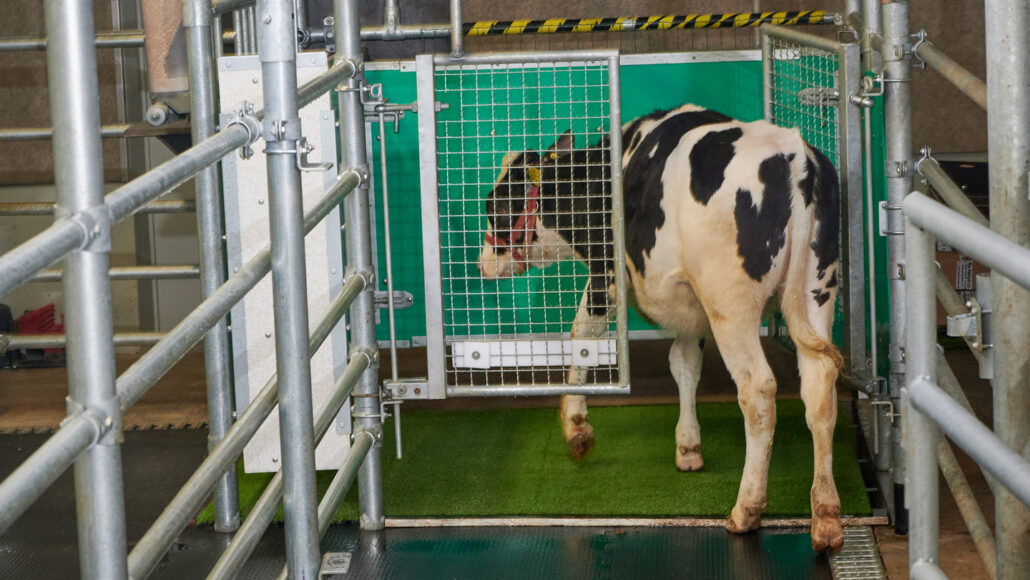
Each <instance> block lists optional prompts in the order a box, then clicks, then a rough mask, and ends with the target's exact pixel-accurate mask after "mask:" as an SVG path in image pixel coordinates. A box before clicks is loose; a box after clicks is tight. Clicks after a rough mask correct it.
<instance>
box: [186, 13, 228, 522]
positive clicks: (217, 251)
mask: <svg viewBox="0 0 1030 580" xmlns="http://www.w3.org/2000/svg"><path fill="white" fill-rule="evenodd" d="M212 21H213V18H212V15H211V2H210V0H183V4H182V24H183V27H185V28H186V54H187V58H188V60H189V76H190V101H191V112H190V124H191V126H192V135H193V142H194V143H200V142H201V141H203V140H204V139H207V138H208V137H210V136H211V135H214V134H215V95H214V89H213V87H214V82H215V81H214V74H213V72H212V71H213V70H214V63H213V60H212V59H213V47H212V43H213V35H212V32H211V29H212ZM195 183H196V190H197V234H198V236H199V238H200V286H201V291H202V295H203V297H204V298H205V299H206V298H208V297H209V296H211V295H212V294H214V293H215V292H216V291H217V290H218V288H219V287H221V285H222V284H223V283H224V282H225V254H224V251H223V246H222V210H221V195H219V189H218V167H217V166H216V165H211V166H209V167H207V168H206V169H204V170H202V171H201V172H200V173H198V174H197V177H196V181H195ZM230 358H231V354H230V350H229V335H228V328H227V325H226V322H225V319H224V318H223V319H222V320H221V321H220V322H219V323H218V324H216V325H215V326H214V328H212V329H211V331H210V332H208V334H207V336H206V337H205V338H204V370H205V375H206V378H207V409H208V436H207V448H208V451H210V450H212V449H214V448H215V446H216V445H218V442H219V441H221V440H222V437H224V436H225V433H226V431H228V430H229V428H230V427H232V407H233V402H232V390H231V388H232V385H231V379H230V374H229V372H230V371H229V360H230ZM214 510H215V514H214V519H215V529H216V530H217V531H219V532H232V531H235V530H236V529H237V528H239V527H240V511H239V506H238V489H237V484H236V469H235V467H234V468H232V469H229V470H228V471H226V472H225V475H224V476H223V477H222V479H220V480H219V481H218V485H217V486H216V487H215V491H214Z"/></svg>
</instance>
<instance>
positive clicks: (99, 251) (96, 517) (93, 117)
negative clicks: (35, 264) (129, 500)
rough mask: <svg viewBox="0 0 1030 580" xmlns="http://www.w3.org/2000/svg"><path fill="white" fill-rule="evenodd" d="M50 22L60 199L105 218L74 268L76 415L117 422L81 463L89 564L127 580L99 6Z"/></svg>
mask: <svg viewBox="0 0 1030 580" xmlns="http://www.w3.org/2000/svg"><path fill="white" fill-rule="evenodd" d="M45 14H46V29H47V39H48V42H47V77H48V82H49V87H50V111H51V112H50V119H51V126H53V127H54V141H53V149H54V182H55V184H56V185H57V200H58V201H57V208H56V211H55V217H57V219H62V218H63V217H66V216H68V215H70V214H75V213H77V212H84V211H85V212H90V211H91V210H95V211H93V212H92V213H91V214H90V215H91V217H90V218H89V219H87V220H82V221H81V222H80V223H83V225H87V227H88V229H89V233H88V234H87V240H86V242H85V244H83V246H82V247H81V248H80V249H78V250H76V251H73V252H72V253H71V254H69V255H68V257H67V258H65V262H64V277H63V289H64V300H65V325H66V330H65V331H66V334H67V340H68V407H69V409H68V410H69V413H73V412H75V411H76V410H77V409H78V408H82V407H88V408H95V409H99V410H101V411H103V412H104V413H106V414H107V419H106V421H108V422H109V424H112V423H113V428H112V429H111V430H110V431H108V432H107V434H105V435H104V436H102V437H100V439H99V440H98V441H96V442H95V443H94V444H93V446H91V447H89V448H88V449H86V450H85V451H84V452H83V453H82V455H81V456H79V458H78V460H76V462H75V505H76V513H77V519H78V531H79V562H80V566H81V574H82V576H83V577H84V578H124V577H125V575H126V557H125V502H124V499H123V493H122V456H121V447H120V444H121V441H122V429H121V427H122V425H121V423H122V421H121V413H119V411H118V396H117V394H116V393H115V386H114V383H115V367H114V329H113V326H112V322H111V286H110V284H109V282H108V279H107V272H108V269H109V264H110V262H109V257H108V252H110V250H111V220H110V218H109V214H108V212H107V211H106V208H104V174H103V157H102V154H101V150H100V109H99V106H98V104H97V103H98V99H99V88H98V82H97V59H96V48H95V46H94V27H93V3H92V2H89V1H88V0H47V2H46V4H45ZM85 222H89V223H88V224H87V223H85Z"/></svg>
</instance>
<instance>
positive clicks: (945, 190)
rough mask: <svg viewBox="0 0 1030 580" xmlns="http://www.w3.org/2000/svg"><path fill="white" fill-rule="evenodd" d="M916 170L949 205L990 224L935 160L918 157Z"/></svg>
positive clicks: (961, 212)
mask: <svg viewBox="0 0 1030 580" xmlns="http://www.w3.org/2000/svg"><path fill="white" fill-rule="evenodd" d="M916 170H917V171H919V174H920V175H922V176H923V177H925V178H926V181H927V182H928V183H929V184H930V185H931V186H933V189H934V191H936V192H937V195H939V196H940V197H941V199H942V200H944V203H946V204H948V206H949V207H951V208H952V209H954V210H955V211H957V212H959V213H960V214H962V215H964V216H966V217H967V218H969V219H971V220H974V221H976V222H977V223H978V224H980V225H982V226H984V227H989V226H990V224H989V223H988V221H987V217H986V216H984V214H983V213H981V212H980V210H979V209H977V208H976V206H975V205H973V202H971V201H969V198H968V197H967V196H966V194H965V192H963V191H962V188H960V187H959V186H958V185H957V184H956V183H955V182H954V181H952V180H951V178H950V177H948V174H947V173H945V172H944V170H943V169H941V166H940V164H938V163H937V161H935V160H934V159H931V158H929V157H925V158H923V159H920V160H919V163H916Z"/></svg>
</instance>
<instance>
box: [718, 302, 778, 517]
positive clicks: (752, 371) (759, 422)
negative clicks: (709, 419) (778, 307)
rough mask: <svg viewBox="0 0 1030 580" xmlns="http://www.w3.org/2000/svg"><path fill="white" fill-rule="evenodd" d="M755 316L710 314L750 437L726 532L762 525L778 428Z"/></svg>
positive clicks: (772, 382) (769, 372) (772, 381)
mask: <svg viewBox="0 0 1030 580" xmlns="http://www.w3.org/2000/svg"><path fill="white" fill-rule="evenodd" d="M753 314H754V315H753V316H745V315H744V314H743V313H741V312H739V311H738V312H737V313H736V314H735V315H734V317H733V318H732V319H727V318H723V317H721V316H718V315H716V316H713V315H712V314H711V313H710V314H709V319H710V320H712V331H713V334H714V335H715V340H716V342H717V343H718V344H719V352H721V353H722V358H723V360H724V361H725V362H726V368H727V369H728V370H729V371H730V375H732V376H733V380H734V382H736V383H737V401H738V403H739V404H740V410H741V411H742V412H743V414H744V434H745V436H746V439H747V443H746V454H745V458H744V473H743V475H742V476H741V479H740V489H739V491H738V492H737V503H736V505H735V506H733V511H732V512H730V515H729V517H728V518H727V520H726V529H727V530H729V531H731V532H734V533H743V532H748V531H751V530H754V529H757V528H758V526H759V525H760V524H761V521H762V512H763V511H764V510H765V507H766V488H767V481H768V476H769V457H770V454H771V452H772V442H773V431H774V430H775V428H776V379H775V377H773V373H772V369H771V368H769V363H768V361H767V360H766V358H765V353H764V352H762V345H761V343H760V342H759V338H758V328H759V326H760V316H761V312H760V311H756V312H754V313H753Z"/></svg>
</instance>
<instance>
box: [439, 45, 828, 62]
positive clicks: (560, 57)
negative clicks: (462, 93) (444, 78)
mask: <svg viewBox="0 0 1030 580" xmlns="http://www.w3.org/2000/svg"><path fill="white" fill-rule="evenodd" d="M834 50H836V49H834ZM574 54H575V58H576V60H586V61H594V60H608V59H611V58H616V57H618V55H619V53H618V51H615V50H577V51H576V52H575V53H574ZM568 59H569V52H567V51H565V52H563V51H533V52H498V53H489V52H487V53H479V54H468V55H465V56H464V57H461V58H456V57H453V56H451V55H449V54H434V55H433V64H435V65H438V66H446V65H450V64H460V65H476V64H508V63H511V62H525V63H537V62H554V61H556V60H557V61H566V60H568Z"/></svg>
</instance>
